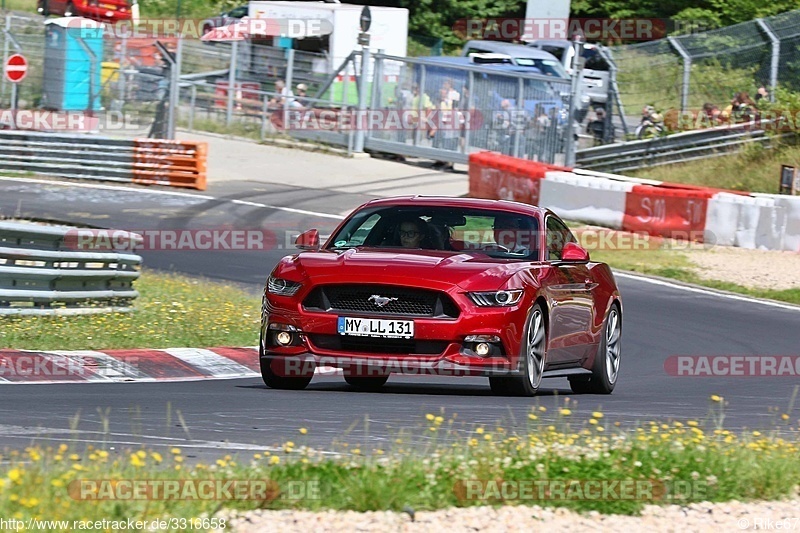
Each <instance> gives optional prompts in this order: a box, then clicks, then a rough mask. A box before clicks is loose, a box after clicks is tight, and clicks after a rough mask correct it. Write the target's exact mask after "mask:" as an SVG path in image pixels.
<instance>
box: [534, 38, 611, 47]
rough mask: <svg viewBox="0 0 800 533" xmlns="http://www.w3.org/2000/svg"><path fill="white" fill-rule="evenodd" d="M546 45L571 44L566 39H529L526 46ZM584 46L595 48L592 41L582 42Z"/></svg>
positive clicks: (562, 45)
mask: <svg viewBox="0 0 800 533" xmlns="http://www.w3.org/2000/svg"><path fill="white" fill-rule="evenodd" d="M542 44H543V45H546V46H560V47H561V48H569V47H571V46H572V41H569V40H567V39H535V40H533V41H529V42H528V43H527V44H526V46H528V47H533V46H534V45H542ZM583 46H584V48H596V47H597V46H596V45H594V44H592V43H583Z"/></svg>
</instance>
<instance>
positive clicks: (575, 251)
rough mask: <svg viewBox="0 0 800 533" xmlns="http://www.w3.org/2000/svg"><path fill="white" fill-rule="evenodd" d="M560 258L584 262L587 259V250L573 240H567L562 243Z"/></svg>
mask: <svg viewBox="0 0 800 533" xmlns="http://www.w3.org/2000/svg"><path fill="white" fill-rule="evenodd" d="M561 260H562V261H575V262H577V263H585V262H587V261H588V260H589V252H587V251H586V249H585V248H583V247H582V246H580V245H578V244H575V243H574V242H568V243H567V244H565V245H564V249H563V250H562V252H561Z"/></svg>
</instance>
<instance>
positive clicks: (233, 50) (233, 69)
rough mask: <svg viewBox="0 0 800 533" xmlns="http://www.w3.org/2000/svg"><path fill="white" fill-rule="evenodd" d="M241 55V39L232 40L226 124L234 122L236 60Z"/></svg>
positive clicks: (229, 124)
mask: <svg viewBox="0 0 800 533" xmlns="http://www.w3.org/2000/svg"><path fill="white" fill-rule="evenodd" d="M238 55H239V41H233V42H231V63H230V65H231V66H230V70H229V71H228V101H227V103H226V106H225V126H227V127H229V128H230V127H231V124H233V95H234V92H235V91H236V60H237V59H238V57H237V56H238Z"/></svg>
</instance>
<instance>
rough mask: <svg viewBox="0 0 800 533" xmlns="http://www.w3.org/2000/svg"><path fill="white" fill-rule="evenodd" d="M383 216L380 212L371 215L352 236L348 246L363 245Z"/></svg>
mask: <svg viewBox="0 0 800 533" xmlns="http://www.w3.org/2000/svg"><path fill="white" fill-rule="evenodd" d="M380 218H381V216H380V215H379V214H378V213H375V214H374V215H372V216H370V217H369V218H368V219H367V220H365V221H364V223H363V224H361V226H359V228H358V229H357V230H356V231H355V233H353V236H352V237H350V240H349V242H348V243H347V245H348V246H361V245H363V244H364V241H366V240H367V237H368V236H369V232H370V231H371V230H372V228H373V227H374V226H375V224H376V223H377V222H378V220H380Z"/></svg>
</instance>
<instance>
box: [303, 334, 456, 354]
mask: <svg viewBox="0 0 800 533" xmlns="http://www.w3.org/2000/svg"><path fill="white" fill-rule="evenodd" d="M308 340H309V341H311V343H312V344H313V345H314V346H316V347H318V348H320V349H323V350H332V351H345V352H356V353H376V354H418V355H439V354H441V353H442V352H444V350H445V349H446V348H447V346H448V344H449V342H448V341H428V340H424V341H423V340H414V339H380V338H374V337H348V336H347V335H321V334H315V333H312V334H309V335H308Z"/></svg>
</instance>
